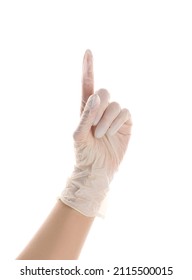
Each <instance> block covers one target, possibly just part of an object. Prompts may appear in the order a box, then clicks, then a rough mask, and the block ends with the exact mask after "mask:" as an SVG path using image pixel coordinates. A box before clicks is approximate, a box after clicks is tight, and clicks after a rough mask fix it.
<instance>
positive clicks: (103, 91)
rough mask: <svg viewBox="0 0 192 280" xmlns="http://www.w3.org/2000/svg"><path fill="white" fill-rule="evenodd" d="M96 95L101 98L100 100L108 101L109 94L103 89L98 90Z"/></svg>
mask: <svg viewBox="0 0 192 280" xmlns="http://www.w3.org/2000/svg"><path fill="white" fill-rule="evenodd" d="M97 94H98V95H99V97H101V98H102V99H107V100H108V99H109V97H110V94H109V92H108V90H107V89H105V88H100V89H99V90H98V91H97Z"/></svg>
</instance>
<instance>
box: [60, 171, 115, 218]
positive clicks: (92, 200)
mask: <svg viewBox="0 0 192 280" xmlns="http://www.w3.org/2000/svg"><path fill="white" fill-rule="evenodd" d="M109 183H110V181H109V178H108V177H107V174H106V172H105V170H104V169H91V168H90V169H83V170H82V169H80V168H78V167H75V169H74V171H73V173H72V175H71V177H70V178H69V179H68V180H67V184H66V187H65V189H64V190H63V192H62V193H61V195H60V196H59V199H60V200H61V201H62V202H63V203H65V204H66V205H68V206H70V207H72V208H74V209H75V210H77V211H79V212H80V213H81V214H83V215H85V216H87V217H95V216H100V217H104V216H105V212H106V210H105V205H104V204H105V199H106V196H107V193H108V190H109Z"/></svg>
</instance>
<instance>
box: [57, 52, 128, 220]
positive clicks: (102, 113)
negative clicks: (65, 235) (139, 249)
mask: <svg viewBox="0 0 192 280" xmlns="http://www.w3.org/2000/svg"><path fill="white" fill-rule="evenodd" d="M109 97H110V96H109V93H108V92H107V90H105V89H100V90H99V91H97V92H95V93H94V79H93V58H92V53H91V52H90V51H89V50H87V51H86V53H85V55H84V60H83V77H82V104H81V119H80V123H79V125H78V127H77V129H76V130H75V132H74V134H73V138H74V147H75V154H76V165H75V168H74V171H73V173H72V175H71V177H70V178H69V179H68V182H67V185H66V188H65V189H64V191H63V192H62V194H61V195H60V199H61V201H62V202H63V203H65V204H67V205H68V206H70V207H72V208H74V209H76V210H77V211H79V212H81V213H82V214H83V215H85V216H88V217H95V216H104V214H105V213H104V210H103V202H104V200H105V198H106V195H107V192H108V190H109V184H110V182H111V180H112V178H113V175H114V173H115V172H116V171H117V169H118V167H119V164H120V162H121V161H122V159H123V156H124V154H125V152H126V149H127V145H128V142H129V139H130V135H131V126H132V122H131V115H130V113H129V111H128V110H127V109H121V108H120V106H119V104H118V103H116V102H111V103H110V102H109Z"/></svg>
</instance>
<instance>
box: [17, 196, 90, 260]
mask: <svg viewBox="0 0 192 280" xmlns="http://www.w3.org/2000/svg"><path fill="white" fill-rule="evenodd" d="M93 220H94V218H90V217H86V216H84V215H82V214H81V213H79V212H78V211H76V210H74V209H73V208H71V207H69V206H67V205H65V204H64V203H62V202H61V201H60V200H59V201H58V202H57V203H56V205H55V207H54V208H53V210H52V212H51V213H50V215H49V216H48V218H47V219H46V221H45V222H44V224H43V225H42V226H41V228H40V229H39V230H38V232H37V233H36V235H35V236H34V237H33V239H32V240H31V241H30V243H29V244H28V245H27V247H26V248H25V249H24V250H23V252H22V253H21V254H20V255H19V256H18V257H17V260H76V259H78V257H79V255H80V252H81V249H82V247H83V244H84V241H85V239H86V237H87V234H88V232H89V229H90V227H91V225H92V222H93Z"/></svg>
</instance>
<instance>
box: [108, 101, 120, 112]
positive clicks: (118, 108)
mask: <svg viewBox="0 0 192 280" xmlns="http://www.w3.org/2000/svg"><path fill="white" fill-rule="evenodd" d="M110 107H111V108H112V109H113V110H119V111H120V110H121V107H120V105H119V103H117V102H115V101H114V102H111V103H110Z"/></svg>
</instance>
